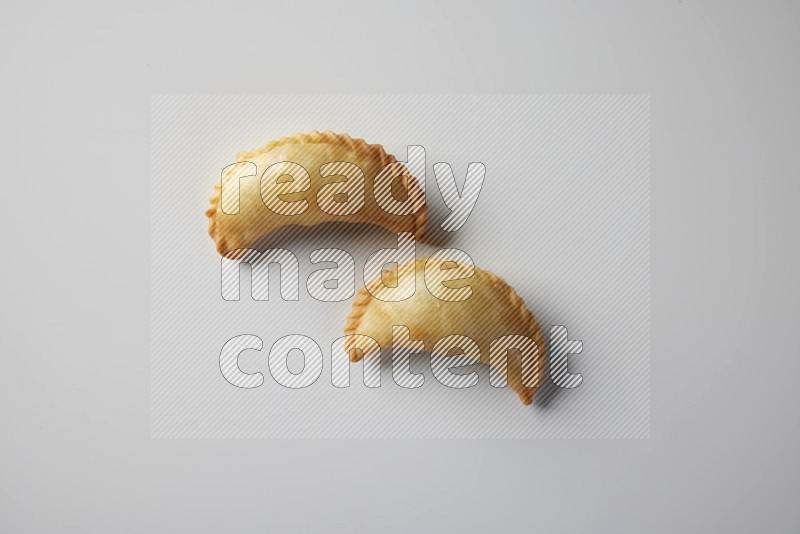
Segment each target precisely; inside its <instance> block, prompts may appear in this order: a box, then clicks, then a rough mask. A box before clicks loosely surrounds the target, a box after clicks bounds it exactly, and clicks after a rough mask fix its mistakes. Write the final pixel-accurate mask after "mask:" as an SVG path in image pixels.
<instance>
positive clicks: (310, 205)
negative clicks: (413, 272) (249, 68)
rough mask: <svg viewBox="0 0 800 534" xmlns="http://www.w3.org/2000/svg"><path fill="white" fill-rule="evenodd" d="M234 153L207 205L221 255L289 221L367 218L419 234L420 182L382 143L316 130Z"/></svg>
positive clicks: (423, 213)
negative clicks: (235, 155)
mask: <svg viewBox="0 0 800 534" xmlns="http://www.w3.org/2000/svg"><path fill="white" fill-rule="evenodd" d="M236 159H237V163H235V164H233V165H229V166H228V167H226V168H225V169H224V171H223V173H222V178H221V181H220V182H218V183H217V184H216V185H215V186H214V196H213V197H212V198H211V207H210V208H209V209H208V210H207V211H206V215H207V216H208V219H209V225H208V233H209V234H210V235H211V237H212V238H213V239H214V241H215V242H216V245H217V251H219V253H220V254H221V255H226V254H228V253H229V252H231V251H233V250H237V249H247V248H251V247H253V246H255V245H256V243H257V242H258V241H259V240H261V239H262V238H263V237H264V236H266V235H267V234H269V233H270V232H272V231H274V230H276V229H278V228H280V227H283V226H287V225H290V224H296V225H301V226H314V225H317V224H321V223H325V222H330V221H344V222H354V223H359V222H367V223H372V224H377V225H380V226H382V227H384V228H386V229H387V230H389V231H391V232H396V233H400V232H411V233H412V234H414V236H415V237H416V238H417V239H418V240H422V239H423V237H424V233H425V225H426V222H427V213H428V212H427V206H426V205H425V196H424V184H423V185H421V184H420V182H419V181H418V180H417V178H415V177H414V176H411V174H410V173H409V171H408V169H407V168H406V166H405V165H404V164H403V163H400V162H398V161H397V159H396V158H395V157H394V156H392V155H390V154H387V153H386V151H385V150H384V149H383V147H382V146H381V145H370V144H367V142H366V141H364V140H363V139H353V138H352V137H350V136H349V135H346V134H336V133H333V132H317V131H314V132H311V133H308V134H298V135H293V136H290V137H284V138H282V139H278V140H276V141H272V142H270V143H267V145H266V146H264V147H263V148H260V149H257V150H254V151H252V152H242V153H240V154H237V158H236ZM248 162H249V163H248ZM223 184H224V187H223Z"/></svg>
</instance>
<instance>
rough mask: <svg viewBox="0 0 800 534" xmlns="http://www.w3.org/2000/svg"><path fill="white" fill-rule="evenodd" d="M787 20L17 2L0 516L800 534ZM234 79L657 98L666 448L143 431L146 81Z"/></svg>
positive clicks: (171, 84)
mask: <svg viewBox="0 0 800 534" xmlns="http://www.w3.org/2000/svg"><path fill="white" fill-rule="evenodd" d="M799 17H800V12H799V10H798V7H797V4H793V3H788V2H758V3H756V2H747V3H736V4H733V3H730V2H718V3H710V2H709V3H707V2H704V3H699V2H691V1H684V2H658V3H653V2H645V3H638V2H637V3H633V2H602V3H600V2H597V3H590V2H580V3H567V2H551V3H535V4H530V3H526V4H524V5H523V4H521V3H520V4H518V5H513V4H498V3H488V2H487V3H471V4H469V3H465V2H451V3H436V4H433V3H431V2H426V3H412V2H405V3H397V4H394V5H387V6H384V7H378V6H377V5H376V4H375V3H363V4H355V3H348V2H304V3H298V4H295V5H294V6H292V5H291V4H289V3H281V4H275V5H271V4H269V3H266V2H228V3H226V4H225V5H224V6H213V5H212V4H210V3H206V2H181V3H174V2H146V1H143V2H134V3H124V4H122V3H110V2H106V3H100V2H95V3H89V2H73V3H56V2H50V3H41V2H26V3H21V2H20V3H16V4H14V5H12V6H6V7H5V8H4V13H3V17H2V18H1V19H0V25H2V32H0V39H1V40H2V45H3V47H2V50H3V56H2V57H3V72H4V83H3V87H2V91H3V99H2V100H0V106H2V117H3V121H2V122H3V126H2V131H3V140H2V141H3V142H2V143H1V144H0V147H2V150H3V155H4V156H5V162H6V165H7V170H6V174H5V178H4V179H3V185H4V188H5V202H4V206H5V207H4V214H5V216H4V221H5V222H6V224H5V227H4V232H3V244H4V247H3V250H4V253H3V293H2V294H3V305H2V331H1V332H2V338H1V340H2V361H3V372H2V374H0V376H2V378H1V379H0V380H1V381H2V382H1V387H0V395H2V399H3V402H2V408H0V410H2V411H1V412H0V417H2V422H3V433H2V439H0V458H2V460H0V499H1V500H0V504H2V505H1V506H0V525H2V528H0V530H3V531H8V532H50V531H55V530H58V531H60V532H86V531H94V532H97V531H138V532H168V531H169V532H181V531H191V532H197V531H219V530H223V529H225V530H239V531H259V532H263V531H270V530H276V529H279V528H283V529H284V530H289V531H296V530H329V531H346V530H347V531H352V530H378V529H379V530H383V531H390V532H391V531H398V532H399V531H406V530H408V529H411V528H414V529H418V530H425V529H427V530H455V529H459V530H464V531H478V530H480V531H485V530H486V529H489V528H491V529H497V530H506V529H517V530H523V529H524V530H538V531H542V532H612V531H613V532H642V531H647V532H676V531H678V532H708V531H714V532H719V531H725V532H751V531H762V530H764V531H770V532H792V531H794V530H796V528H797V525H798V524H800V509H799V508H798V507H797V506H796V500H797V495H798V490H800V487H798V485H799V484H800V483H799V482H798V480H800V476H799V475H800V472H799V470H800V469H799V468H798V462H797V459H796V451H797V450H798V441H799V436H800V434H799V433H798V413H797V410H798V409H797V405H798V393H797V379H796V376H797V372H798V367H800V363H798V360H797V358H796V348H795V347H794V343H793V342H792V341H793V339H794V338H795V332H796V329H797V324H798V319H800V310H798V301H799V300H800V299H798V277H797V273H798V272H800V265H798V262H799V261H800V260H799V258H800V256H799V255H798V252H797V251H798V237H797V235H798V234H797V231H796V228H797V226H798V224H797V223H798V221H797V215H796V210H795V207H794V204H795V202H796V199H797V198H798V193H800V191H798V188H799V187H800V186H799V185H798V182H797V180H796V177H797V163H796V151H797V150H796V149H797V146H798V145H799V144H800V138H799V137H800V136H799V135H798V128H797V124H798V122H800V106H798V100H797V94H798V82H797V76H796V68H795V64H796V63H797V57H796V56H797V50H798V45H800V36H798V27H800V25H799V24H798V22H799V21H798V19H799ZM236 92H242V93H260V92H269V93H289V94H294V93H319V92H336V93H440V94H451V93H525V94H528V93H530V94H562V93H590V94H595V93H615V94H618V93H623V94H650V95H651V97H652V98H651V107H652V120H651V125H652V179H653V189H652V200H653V202H652V291H653V293H652V296H653V300H652V349H653V350H652V425H651V439H649V440H639V441H563V442H562V441H472V442H470V441H435V440H433V441H430V440H429V441H396V442H394V441H296V440H291V441H267V440H253V441H170V440H151V439H150V433H149V398H150V387H149V372H150V357H149V354H150V352H149V351H150V345H149V339H148V337H149V336H148V332H149V318H148V305H149V291H148V287H149V275H148V273H149V258H148V246H149V235H148V233H149V232H148V228H149V222H150V214H149V208H148V206H149V190H148V183H149V176H150V169H149V150H150V147H149V131H150V127H149V126H150V125H149V120H150V119H149V104H150V95H152V94H163V93H167V94H169V93H218V94H231V93H236ZM762 363H763V365H762Z"/></svg>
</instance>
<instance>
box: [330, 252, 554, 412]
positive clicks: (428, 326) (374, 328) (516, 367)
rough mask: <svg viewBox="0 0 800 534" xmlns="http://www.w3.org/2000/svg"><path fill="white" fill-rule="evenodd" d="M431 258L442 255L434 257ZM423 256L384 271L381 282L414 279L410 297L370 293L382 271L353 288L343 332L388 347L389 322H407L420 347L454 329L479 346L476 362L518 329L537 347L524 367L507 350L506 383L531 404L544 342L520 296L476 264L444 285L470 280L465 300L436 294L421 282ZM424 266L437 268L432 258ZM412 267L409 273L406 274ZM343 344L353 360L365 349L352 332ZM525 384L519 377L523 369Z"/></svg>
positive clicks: (428, 346) (430, 345) (428, 347)
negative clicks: (470, 272) (394, 299)
mask: <svg viewBox="0 0 800 534" xmlns="http://www.w3.org/2000/svg"><path fill="white" fill-rule="evenodd" d="M433 261H434V263H437V262H446V261H447V260H446V259H437V258H433ZM427 262H428V258H422V259H419V260H415V261H410V262H408V263H405V264H403V265H402V266H400V267H399V269H398V270H397V271H395V270H387V271H384V272H383V275H382V279H383V281H384V283H385V284H386V285H393V284H394V285H396V284H397V273H400V275H401V276H400V278H401V280H403V279H404V278H405V279H407V280H415V281H416V290H415V292H414V295H413V296H412V297H410V298H409V299H406V300H403V301H399V302H386V301H383V300H379V299H377V298H375V297H373V294H379V292H380V289H381V287H382V283H381V279H380V278H381V277H379V278H376V279H375V280H373V281H371V282H369V283H368V284H367V285H366V286H364V287H362V288H361V290H359V292H358V293H357V294H356V297H355V300H354V302H353V307H352V310H351V312H350V315H349V316H348V317H347V323H346V325H345V328H344V333H345V335H348V336H349V335H351V334H361V335H366V336H369V337H371V338H373V339H374V340H376V341H377V342H378V344H379V345H380V346H381V347H382V348H387V347H392V326H393V325H403V326H406V327H408V328H409V331H410V336H411V339H413V340H419V339H422V340H423V341H424V342H425V349H426V350H427V351H430V350H431V349H432V348H433V347H434V345H435V344H436V342H437V341H438V340H439V339H441V338H443V337H445V336H449V335H453V334H459V335H463V336H468V337H470V338H471V339H472V340H473V341H475V342H476V343H477V345H478V347H479V348H480V350H481V362H482V363H485V364H490V365H495V364H496V363H497V362H492V361H490V346H491V343H492V341H493V340H495V339H497V338H500V337H502V336H506V335H512V334H516V335H522V336H526V337H528V338H530V339H532V340H533V341H534V342H535V343H536V347H537V348H538V356H537V357H536V358H535V361H533V362H531V363H530V364H529V365H530V366H529V367H527V368H523V365H522V360H521V352H520V351H517V350H510V351H508V358H507V373H508V374H507V377H508V385H509V386H510V387H511V388H512V389H513V390H514V391H515V392H516V393H517V395H518V396H519V399H520V401H521V402H522V403H523V404H530V403H531V402H532V400H533V397H534V395H536V392H537V391H538V389H539V386H540V384H541V381H542V378H543V376H544V364H545V359H546V348H545V344H544V340H543V338H542V333H541V330H540V328H539V325H538V324H537V322H536V319H535V318H534V316H533V314H532V313H531V312H530V310H528V308H527V307H526V306H525V302H524V301H523V300H522V298H521V297H520V296H519V295H518V294H517V292H516V291H515V290H514V288H512V287H511V286H509V285H508V284H507V283H506V282H505V280H503V279H502V278H500V277H499V276H497V275H496V274H494V273H491V272H489V271H485V270H482V269H478V268H477V267H476V268H475V271H474V274H473V276H472V277H470V278H468V279H465V280H460V281H453V282H449V283H448V286H450V287H454V288H455V287H458V286H459V285H460V286H462V287H463V286H466V285H469V286H470V287H471V288H472V294H471V296H470V297H469V298H468V299H467V300H463V301H460V302H448V301H443V300H439V299H437V298H436V297H434V296H433V295H431V293H430V291H429V290H428V289H427V286H426V285H425V275H424V272H425V268H426V263H427ZM427 268H428V269H432V268H433V269H436V268H437V266H436V265H435V264H434V265H433V266H432V265H428V266H427ZM411 269H414V271H415V274H414V277H413V278H412V277H410V276H406V275H407V274H409V271H410V270H411ZM345 339H346V341H345V350H346V351H347V352H348V354H349V356H350V360H351V361H352V362H356V361H359V360H361V359H362V358H363V357H364V356H365V354H362V353H361V351H359V350H352V349H354V348H355V347H354V345H353V343H352V342H351V338H345ZM524 371H525V372H526V373H527V374H528V376H530V375H531V374H532V375H533V377H535V378H533V377H532V378H533V379H531V378H528V379H527V382H528V383H529V384H530V385H529V386H526V385H525V384H524V383H523V380H522V376H523V372H524Z"/></svg>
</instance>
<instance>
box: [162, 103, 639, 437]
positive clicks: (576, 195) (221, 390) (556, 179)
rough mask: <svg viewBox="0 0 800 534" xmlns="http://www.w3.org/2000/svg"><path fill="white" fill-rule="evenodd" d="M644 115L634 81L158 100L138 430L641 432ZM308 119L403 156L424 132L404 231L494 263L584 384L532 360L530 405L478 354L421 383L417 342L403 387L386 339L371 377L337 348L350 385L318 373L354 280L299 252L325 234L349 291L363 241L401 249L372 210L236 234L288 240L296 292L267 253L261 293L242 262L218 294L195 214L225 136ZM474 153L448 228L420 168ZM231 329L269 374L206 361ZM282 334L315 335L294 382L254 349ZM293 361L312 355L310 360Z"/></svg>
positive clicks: (458, 166)
mask: <svg viewBox="0 0 800 534" xmlns="http://www.w3.org/2000/svg"><path fill="white" fill-rule="evenodd" d="M649 119H650V109H649V103H648V98H647V97H646V96H636V95H633V96H625V95H622V96H618V95H610V96H603V95H587V96H579V97H574V96H540V97H526V96H523V97H502V96H500V97H495V96H488V97H474V96H454V95H444V96H438V97H437V96H433V97H425V96H411V97H404V96H342V97H336V96H320V97H314V96H301V97H291V96H288V97H287V96H266V97H235V96H222V97H213V96H212V97H204V96H197V97H192V96H176V97H172V96H163V97H162V96H159V97H156V98H154V99H153V124H152V129H153V130H152V186H151V220H152V226H151V232H152V243H151V250H150V254H151V262H152V269H151V291H152V300H151V303H152V305H151V306H152V307H151V325H152V326H151V341H152V344H151V349H152V355H151V357H152V362H153V363H152V366H153V367H152V369H153V371H152V412H153V422H152V427H151V429H152V435H153V436H154V437H159V438H176V437H177V438H212V437H213V438H253V437H281V438H284V437H312V438H320V437H322V438H324V437H336V438H342V437H344V438H363V437H377V438H397V437H403V438H412V437H413V438H419V437H422V438H450V437H461V438H483V437H490V438H491V437H495V438H523V437H527V438H534V437H537V438H541V437H547V438H646V437H648V436H649V432H650V130H649ZM315 128H319V129H322V130H327V129H331V130H334V131H338V132H358V135H363V136H364V137H365V138H366V139H368V140H375V141H379V142H381V143H382V144H384V146H385V148H386V150H389V151H390V152H391V153H393V154H396V155H397V156H398V157H399V158H400V159H401V160H405V159H407V147H408V145H418V146H423V147H425V158H426V165H425V167H426V171H425V174H420V175H419V176H418V178H419V179H425V180H426V182H427V190H426V202H427V204H428V208H429V209H428V212H429V219H430V220H429V225H428V228H429V231H428V235H427V236H426V239H425V240H424V241H423V242H415V253H416V257H417V258H424V257H426V256H427V255H429V254H432V253H434V252H435V251H438V250H440V249H444V248H447V247H451V248H452V247H454V248H456V249H459V250H463V251H464V252H466V253H467V254H469V255H470V257H471V258H472V260H473V261H474V262H475V264H476V265H477V266H478V267H480V268H483V269H486V270H489V271H491V272H494V273H497V274H498V275H500V276H502V277H503V278H505V280H506V281H507V282H508V283H509V284H510V285H511V286H512V287H513V288H514V289H515V291H516V292H517V293H518V294H519V295H520V296H521V297H522V298H523V299H524V300H525V302H526V304H527V306H528V307H529V308H530V310H532V311H533V313H534V314H535V316H536V319H537V321H538V322H539V324H540V326H541V328H542V330H543V333H544V339H548V338H549V337H550V334H549V332H550V325H564V326H566V327H567V328H568V332H569V335H570V336H571V339H579V340H581V341H582V342H583V352H581V353H580V354H579V355H575V356H571V357H570V365H569V368H570V370H571V372H573V373H580V374H581V375H582V376H583V377H584V381H583V383H582V384H581V386H580V387H579V388H576V389H571V390H566V389H562V388H558V387H556V386H555V385H554V384H553V383H552V382H551V381H550V379H549V378H546V379H545V380H544V381H543V386H542V388H541V391H540V393H539V394H538V395H537V397H536V400H535V405H534V406H533V407H525V406H523V405H521V404H520V403H519V401H518V397H517V395H516V394H515V393H514V392H513V391H511V390H510V389H505V390H498V389H495V388H493V387H491V386H490V384H489V377H488V369H487V368H486V367H485V366H480V365H478V366H472V368H473V369H475V370H476V371H477V372H479V377H480V378H479V382H478V385H477V386H475V387H474V388H471V389H463V390H459V391H453V390H451V389H448V388H446V387H445V386H442V385H440V384H439V383H438V382H437V380H436V379H435V378H434V376H433V374H432V372H431V370H430V367H431V366H430V361H429V359H428V357H427V356H425V355H420V356H419V357H415V358H413V359H412V365H411V369H412V371H413V372H414V373H422V374H423V375H424V376H425V379H424V380H425V382H424V384H423V385H422V386H421V387H420V388H419V389H405V388H401V387H400V386H398V385H396V384H395V382H394V380H393V379H392V369H391V361H390V359H389V358H388V357H389V356H390V354H389V353H390V351H389V350H386V351H385V353H386V356H387V358H386V359H385V361H384V362H383V378H382V381H381V387H380V389H371V388H367V387H365V386H364V385H363V364H361V363H359V364H357V365H352V366H349V367H350V375H351V379H350V380H351V386H350V387H349V388H348V389H346V390H342V389H339V388H336V387H334V386H333V385H332V384H331V367H332V364H331V358H342V357H344V350H343V348H342V347H341V343H339V344H337V345H336V348H335V349H334V348H333V347H332V343H333V342H334V340H336V339H339V338H340V337H341V336H342V335H344V325H345V323H346V319H347V315H348V314H349V313H350V310H351V308H352V305H353V298H347V299H346V300H343V301H341V302H320V301H318V300H315V299H314V298H313V297H311V295H310V294H309V292H308V290H307V289H306V281H307V280H308V277H309V275H310V274H311V272H313V271H316V270H318V269H320V268H322V267H323V266H325V264H322V265H313V264H312V263H311V261H310V259H309V255H310V253H311V252H312V251H314V250H317V249H323V248H330V247H334V248H339V249H341V250H345V251H347V252H348V253H349V254H351V255H352V257H353V258H354V259H355V276H354V278H355V288H356V289H360V288H361V287H363V285H364V284H365V283H367V282H368V281H369V279H366V280H365V278H364V273H363V271H364V265H365V263H366V261H367V258H368V257H369V256H370V255H371V254H373V253H375V252H377V251H379V250H382V249H387V248H396V247H397V242H398V236H397V234H396V233H392V232H389V231H386V230H383V229H380V228H375V227H369V226H367V225H361V226H353V225H346V224H342V223H339V224H338V225H336V224H328V225H322V226H317V227H313V228H307V229H299V228H297V227H296V226H291V222H292V219H291V218H289V217H286V218H284V222H285V223H286V227H285V228H282V229H281V230H278V231H275V232H273V233H272V234H270V235H268V236H265V238H264V239H263V240H262V241H261V242H259V244H258V245H252V246H258V248H260V249H265V248H283V249H285V250H288V251H291V252H292V253H294V254H295V256H296V258H297V261H298V263H299V271H300V276H299V282H300V283H299V286H300V289H299V297H298V300H296V301H284V300H282V299H281V298H280V296H279V295H280V293H279V280H278V276H277V275H278V270H277V268H273V269H272V273H271V279H270V281H269V282H270V284H269V285H270V299H269V300H268V301H254V300H253V299H252V298H251V296H250V285H249V282H250V280H249V276H248V275H245V276H244V277H242V281H241V285H242V287H241V290H240V293H241V296H240V298H241V300H239V301H236V302H231V301H225V300H223V299H222V297H221V294H220V293H221V290H220V285H221V283H220V278H221V274H220V263H221V262H220V257H219V254H218V253H217V251H216V249H215V246H214V242H213V241H212V239H211V238H210V237H209V236H208V232H207V227H208V221H207V219H206V217H205V215H204V214H203V213H204V212H205V211H206V209H207V208H208V206H209V200H208V198H209V196H210V195H211V194H212V191H213V187H212V185H213V184H214V183H215V182H217V181H219V177H218V175H219V174H220V172H221V170H222V169H223V168H224V167H225V166H227V165H228V164H230V162H233V161H234V153H235V152H238V151H241V149H239V150H237V149H236V148H235V146H236V143H239V144H240V146H242V147H244V148H245V149H252V148H256V147H259V146H263V145H264V144H266V140H269V139H273V138H280V137H282V136H284V135H287V134H291V133H295V132H308V131H311V130H313V129H315ZM287 130H288V131H287ZM475 161H479V162H481V163H483V165H484V166H485V169H486V177H485V178H484V182H483V187H482V189H481V192H480V196H479V198H478V201H477V202H476V204H475V206H474V209H473V210H472V212H471V213H470V214H469V219H468V220H467V221H466V222H465V223H464V225H463V226H462V227H461V228H460V229H459V230H458V231H456V232H445V231H443V230H442V229H441V226H440V225H441V223H442V221H443V220H444V218H445V216H446V214H448V213H449V212H450V211H449V209H448V208H447V207H446V206H445V204H444V202H443V200H442V195H441V193H440V192H439V188H438V186H437V181H436V179H435V177H434V173H433V170H432V167H433V166H434V164H435V163H436V162H448V163H449V164H450V165H451V168H452V169H453V173H454V175H456V174H457V180H456V182H457V183H458V184H463V182H464V179H465V175H466V169H467V165H468V164H469V163H470V162H475ZM263 171H264V169H259V170H258V172H259V174H260V173H262V172H263ZM309 172H310V173H311V179H312V181H317V180H322V178H321V177H320V176H319V174H318V172H317V169H311V168H309ZM241 188H242V191H243V193H242V194H243V195H244V194H258V193H257V191H258V178H257V177H254V178H250V179H243V180H242V185H241ZM369 195H372V192H370V193H369ZM370 198H371V197H370ZM309 202H315V201H314V199H310V200H309ZM376 209H378V208H376ZM281 277H282V278H284V279H287V277H286V275H285V273H282V274H281ZM341 283H342V284H345V283H346V282H345V281H344V280H342V281H341ZM417 291H427V290H426V289H425V288H424V287H422V288H420V287H417ZM466 304H469V303H466ZM468 309H469V310H470V320H471V321H474V322H478V323H481V322H484V323H490V322H491V321H492V320H493V319H494V318H493V317H491V316H490V315H488V314H489V313H491V312H489V310H481V309H476V308H475V307H474V306H468ZM495 313H496V311H495ZM409 320H412V319H411V318H409ZM391 327H392V325H390V324H387V325H386V328H387V329H389V330H391ZM464 333H465V332H463V331H452V332H446V333H442V334H441V335H442V337H443V336H444V335H448V334H464ZM242 334H248V335H255V336H258V337H259V338H261V340H262V343H263V347H262V350H260V351H247V352H243V353H242V354H241V357H240V359H239V365H240V366H241V367H242V369H243V370H244V371H245V372H247V373H259V372H260V373H262V375H263V376H264V377H265V382H264V384H263V385H262V386H261V387H259V388H257V389H243V388H237V387H234V386H233V385H231V384H230V383H228V382H227V381H226V380H225V379H224V378H223V376H222V373H221V372H220V352H221V350H222V347H223V345H224V344H225V343H226V342H227V341H228V340H230V339H231V338H233V337H235V336H239V335H242ZM295 334H300V335H304V336H307V337H310V338H311V339H313V340H314V341H315V342H316V343H317V345H318V346H319V347H320V348H321V350H322V354H323V356H322V362H321V363H322V367H323V370H322V373H321V376H320V377H319V379H318V380H316V381H315V382H314V383H313V384H311V385H309V386H307V387H306V388H302V389H288V388H284V387H281V386H280V385H279V384H278V383H276V381H275V380H274V379H273V378H272V376H271V374H270V371H269V368H268V365H267V359H268V355H269V353H270V348H271V347H272V345H273V343H275V342H276V341H277V340H278V339H279V338H282V337H284V336H289V335H295ZM411 335H412V336H414V335H416V334H415V332H414V330H413V329H412V331H411ZM426 348H427V350H431V349H432V348H433V347H432V346H428V347H426ZM276 356H277V354H276ZM307 356H308V357H309V358H312V357H313V356H312V355H307ZM288 361H289V363H290V369H292V370H293V371H294V372H300V370H301V369H302V368H303V367H302V366H303V357H302V356H301V355H300V353H299V351H295V352H293V353H292V354H290V356H289V358H288ZM306 365H307V366H309V367H313V363H312V361H311V360H308V361H307V362H306ZM462 372H463V370H462Z"/></svg>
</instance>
